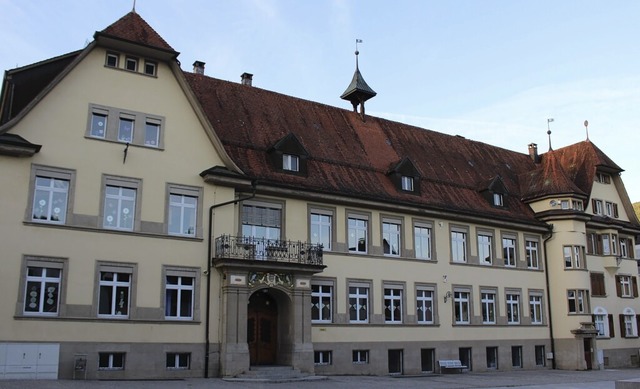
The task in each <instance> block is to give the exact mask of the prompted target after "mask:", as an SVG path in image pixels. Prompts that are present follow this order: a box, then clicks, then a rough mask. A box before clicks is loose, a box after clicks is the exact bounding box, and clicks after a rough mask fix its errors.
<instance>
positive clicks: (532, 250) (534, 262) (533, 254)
mask: <svg viewBox="0 0 640 389" xmlns="http://www.w3.org/2000/svg"><path fill="white" fill-rule="evenodd" d="M539 246H540V244H539V242H538V241H537V240H533V239H525V246H524V252H525V256H526V258H527V267H528V268H529V269H539V268H540V250H539Z"/></svg>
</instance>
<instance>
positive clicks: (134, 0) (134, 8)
mask: <svg viewBox="0 0 640 389" xmlns="http://www.w3.org/2000/svg"><path fill="white" fill-rule="evenodd" d="M131 12H133V13H136V0H133V8H132V9H131Z"/></svg>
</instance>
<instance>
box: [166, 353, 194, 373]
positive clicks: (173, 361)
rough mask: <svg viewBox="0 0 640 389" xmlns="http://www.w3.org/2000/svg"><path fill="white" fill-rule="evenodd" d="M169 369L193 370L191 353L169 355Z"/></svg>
mask: <svg viewBox="0 0 640 389" xmlns="http://www.w3.org/2000/svg"><path fill="white" fill-rule="evenodd" d="M166 366H167V369H170V370H188V369H190V368H191V353H167V365H166Z"/></svg>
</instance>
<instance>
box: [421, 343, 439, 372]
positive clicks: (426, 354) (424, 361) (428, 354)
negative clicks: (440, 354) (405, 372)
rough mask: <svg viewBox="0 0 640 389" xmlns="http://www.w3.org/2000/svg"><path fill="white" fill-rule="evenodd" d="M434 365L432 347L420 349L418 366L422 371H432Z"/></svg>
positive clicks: (434, 359) (434, 351)
mask: <svg viewBox="0 0 640 389" xmlns="http://www.w3.org/2000/svg"><path fill="white" fill-rule="evenodd" d="M435 367H436V350H435V349H433V348H422V349H420V368H421V370H422V372H423V373H433V372H434V371H435Z"/></svg>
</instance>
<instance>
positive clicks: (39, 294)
mask: <svg viewBox="0 0 640 389" xmlns="http://www.w3.org/2000/svg"><path fill="white" fill-rule="evenodd" d="M31 269H34V270H35V269H39V270H40V271H41V274H40V275H39V276H36V275H30V274H29V273H30V270H31ZM56 273H57V276H55V275H54V274H56ZM62 277H63V264H62V263H56V262H48V263H42V262H41V261H27V269H26V280H25V284H24V288H25V290H24V304H23V314H24V315H25V316H58V315H59V312H60V298H61V296H62V290H61V289H62ZM29 284H31V286H30V285H29ZM35 284H37V285H35ZM45 299H46V300H45ZM53 302H55V306H54V304H53ZM45 303H46V305H49V306H52V308H53V309H54V310H48V311H45V310H44V307H45ZM36 307H37V310H33V308H36ZM27 308H31V309H32V310H27Z"/></svg>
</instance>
